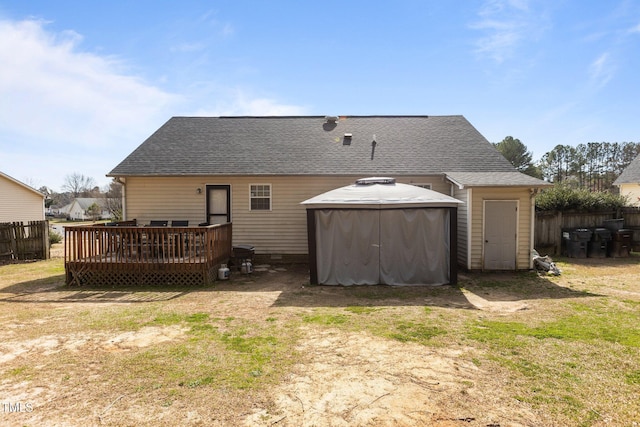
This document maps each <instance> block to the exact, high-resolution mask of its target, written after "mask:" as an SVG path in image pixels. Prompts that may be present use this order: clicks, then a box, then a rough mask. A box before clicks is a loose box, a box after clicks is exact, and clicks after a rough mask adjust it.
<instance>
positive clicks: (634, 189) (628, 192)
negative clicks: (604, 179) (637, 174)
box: [620, 183, 640, 207]
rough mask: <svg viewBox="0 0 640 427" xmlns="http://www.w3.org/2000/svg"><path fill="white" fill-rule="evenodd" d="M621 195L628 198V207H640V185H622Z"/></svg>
mask: <svg viewBox="0 0 640 427" xmlns="http://www.w3.org/2000/svg"><path fill="white" fill-rule="evenodd" d="M620 195H621V196H625V197H627V206H636V207H638V206H640V184H635V183H634V184H620Z"/></svg>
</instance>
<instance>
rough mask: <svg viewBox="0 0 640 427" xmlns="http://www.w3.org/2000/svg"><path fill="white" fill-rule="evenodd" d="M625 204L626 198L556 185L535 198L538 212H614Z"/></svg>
mask: <svg viewBox="0 0 640 427" xmlns="http://www.w3.org/2000/svg"><path fill="white" fill-rule="evenodd" d="M626 204H627V198H626V197H623V196H620V195H617V194H612V193H609V192H603V191H593V192H592V191H589V190H585V189H576V188H571V187H569V186H567V185H563V184H556V185H555V186H554V187H553V188H549V189H546V190H543V191H542V193H540V194H539V195H538V197H536V209H537V210H539V211H578V212H593V211H601V210H616V209H619V208H622V207H624V206H625V205H626Z"/></svg>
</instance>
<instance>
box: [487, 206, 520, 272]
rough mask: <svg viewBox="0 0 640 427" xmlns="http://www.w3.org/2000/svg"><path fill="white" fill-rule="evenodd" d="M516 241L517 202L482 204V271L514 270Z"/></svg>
mask: <svg viewBox="0 0 640 427" xmlns="http://www.w3.org/2000/svg"><path fill="white" fill-rule="evenodd" d="M517 239H518V202H517V201H516V200H486V201H485V202H484V245H483V247H484V269H485V270H515V269H516V242H517Z"/></svg>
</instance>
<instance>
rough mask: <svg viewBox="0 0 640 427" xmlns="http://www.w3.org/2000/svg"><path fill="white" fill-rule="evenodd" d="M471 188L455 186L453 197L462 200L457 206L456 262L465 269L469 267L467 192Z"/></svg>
mask: <svg viewBox="0 0 640 427" xmlns="http://www.w3.org/2000/svg"><path fill="white" fill-rule="evenodd" d="M470 192H471V189H462V190H460V189H459V188H458V187H455V189H454V192H453V197H455V198H456V199H458V200H460V201H461V202H463V203H464V204H463V205H460V206H458V264H459V265H461V266H463V267H464V268H466V269H470V265H469V224H468V221H469V205H468V203H467V202H468V199H469V193H470Z"/></svg>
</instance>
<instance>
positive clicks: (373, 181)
mask: <svg viewBox="0 0 640 427" xmlns="http://www.w3.org/2000/svg"><path fill="white" fill-rule="evenodd" d="M395 183H396V179H395V178H383V177H373V178H362V179H359V180H357V181H356V185H373V184H386V185H390V184H395Z"/></svg>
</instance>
